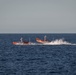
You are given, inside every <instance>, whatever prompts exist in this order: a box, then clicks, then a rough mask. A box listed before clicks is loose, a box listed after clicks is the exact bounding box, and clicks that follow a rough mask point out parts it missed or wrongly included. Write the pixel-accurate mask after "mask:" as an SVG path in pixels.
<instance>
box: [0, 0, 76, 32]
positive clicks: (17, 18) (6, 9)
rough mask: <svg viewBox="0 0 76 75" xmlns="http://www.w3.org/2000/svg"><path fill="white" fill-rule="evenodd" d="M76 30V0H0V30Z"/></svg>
mask: <svg viewBox="0 0 76 75" xmlns="http://www.w3.org/2000/svg"><path fill="white" fill-rule="evenodd" d="M48 32H49V33H73V32H74V33H76V0H0V33H48Z"/></svg>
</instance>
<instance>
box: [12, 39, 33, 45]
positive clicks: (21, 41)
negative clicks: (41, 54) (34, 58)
mask: <svg viewBox="0 0 76 75" xmlns="http://www.w3.org/2000/svg"><path fill="white" fill-rule="evenodd" d="M12 43H13V45H31V44H32V43H31V42H30V41H29V42H27V41H23V38H21V39H20V41H18V42H12Z"/></svg>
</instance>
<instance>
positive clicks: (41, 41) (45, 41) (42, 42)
mask: <svg viewBox="0 0 76 75" xmlns="http://www.w3.org/2000/svg"><path fill="white" fill-rule="evenodd" d="M36 41H37V42H38V43H41V44H47V43H50V42H49V41H47V40H46V36H44V40H41V39H39V38H36Z"/></svg>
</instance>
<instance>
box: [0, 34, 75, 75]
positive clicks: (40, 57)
mask: <svg viewBox="0 0 76 75" xmlns="http://www.w3.org/2000/svg"><path fill="white" fill-rule="evenodd" d="M45 35H46V36H47V37H46V38H47V40H48V41H50V44H47V45H39V44H36V43H37V42H36V40H35V39H36V38H40V39H44V36H45ZM21 37H22V38H23V40H27V41H29V38H30V41H31V42H34V43H35V44H34V45H13V44H12V42H13V41H19V40H20V38H21ZM0 75H76V34H73V33H72V34H0Z"/></svg>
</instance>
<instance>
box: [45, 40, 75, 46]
mask: <svg viewBox="0 0 76 75" xmlns="http://www.w3.org/2000/svg"><path fill="white" fill-rule="evenodd" d="M44 45H76V44H72V43H69V42H67V41H64V40H63V39H56V40H53V41H51V42H49V43H45V44H44Z"/></svg>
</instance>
